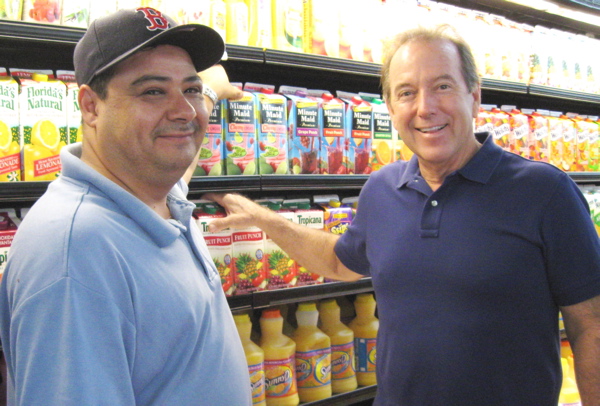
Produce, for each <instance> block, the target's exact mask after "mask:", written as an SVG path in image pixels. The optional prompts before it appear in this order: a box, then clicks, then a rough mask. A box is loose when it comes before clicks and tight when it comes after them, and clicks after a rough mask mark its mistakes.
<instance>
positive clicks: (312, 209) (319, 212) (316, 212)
mask: <svg viewBox="0 0 600 406" xmlns="http://www.w3.org/2000/svg"><path fill="white" fill-rule="evenodd" d="M283 207H285V208H287V209H290V210H292V211H293V213H294V222H295V223H297V224H300V225H303V226H306V227H310V228H315V229H317V230H323V228H324V226H323V209H321V208H320V207H316V206H313V205H311V204H310V200H309V199H288V200H284V201H283ZM296 266H297V268H296V271H297V274H298V283H297V285H298V286H307V285H316V284H319V283H323V280H324V278H323V277H322V276H321V275H319V274H317V273H314V272H309V271H308V270H307V269H306V268H304V267H303V266H302V265H301V264H299V263H296Z"/></svg>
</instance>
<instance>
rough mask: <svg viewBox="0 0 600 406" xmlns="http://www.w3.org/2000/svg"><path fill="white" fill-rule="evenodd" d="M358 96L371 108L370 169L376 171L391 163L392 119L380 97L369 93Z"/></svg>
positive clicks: (392, 150)
mask: <svg viewBox="0 0 600 406" xmlns="http://www.w3.org/2000/svg"><path fill="white" fill-rule="evenodd" d="M358 95H359V96H360V97H361V98H362V99H363V100H366V101H368V102H369V103H371V105H372V106H373V144H372V151H371V169H372V170H374V171H376V170H379V169H381V168H382V167H383V166H384V165H387V164H389V163H391V162H392V161H393V157H394V140H393V132H392V119H391V117H390V112H389V111H388V108H387V106H386V104H385V102H384V101H383V99H381V96H380V95H378V94H371V93H359V94H358Z"/></svg>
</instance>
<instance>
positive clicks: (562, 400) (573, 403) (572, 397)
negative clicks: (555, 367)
mask: <svg viewBox="0 0 600 406" xmlns="http://www.w3.org/2000/svg"><path fill="white" fill-rule="evenodd" d="M560 362H561V365H562V372H563V382H562V387H561V388H560V396H559V398H558V406H581V397H580V396H579V390H578V389H577V384H576V383H575V379H574V378H573V374H572V373H570V367H569V361H568V360H567V359H566V358H564V357H562V358H561V359H560Z"/></svg>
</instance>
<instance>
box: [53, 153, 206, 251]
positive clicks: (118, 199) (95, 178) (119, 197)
mask: <svg viewBox="0 0 600 406" xmlns="http://www.w3.org/2000/svg"><path fill="white" fill-rule="evenodd" d="M81 151H82V149H81V144H80V143H77V144H71V145H68V146H66V147H64V148H63V149H62V150H61V152H60V159H61V163H62V175H61V176H65V177H68V178H71V179H74V180H76V181H80V182H85V183H88V184H90V185H92V186H93V187H95V188H97V189H98V190H100V191H101V192H102V193H104V194H105V195H106V196H107V197H108V198H109V199H110V200H112V201H113V202H114V203H115V204H116V205H117V206H118V207H119V209H120V210H121V211H122V212H123V213H124V214H125V215H127V216H128V217H130V218H131V219H132V220H133V221H134V222H135V223H136V224H137V225H138V226H139V227H140V228H141V229H142V230H144V231H145V232H146V233H147V234H148V236H149V237H150V238H151V239H152V240H153V241H154V243H155V244H156V245H158V246H159V247H161V248H162V247H166V246H168V245H170V244H171V243H173V242H174V241H175V240H176V239H177V238H178V237H179V235H180V234H181V232H182V231H185V229H183V230H182V228H181V227H176V226H174V225H173V224H171V223H170V222H168V221H165V220H164V219H163V218H162V217H160V216H159V215H158V214H156V213H155V212H154V211H153V210H152V209H151V208H150V207H148V206H147V205H146V204H144V203H143V202H142V201H141V200H140V199H138V198H137V197H135V196H134V195H132V194H131V193H129V192H127V191H126V190H125V189H123V188H122V187H121V186H119V185H117V184H116V183H114V182H113V181H111V180H110V179H108V178H106V177H105V176H103V175H101V174H100V173H98V172H97V171H96V170H94V169H93V168H92V167H90V166H89V165H87V164H85V163H84V162H83V161H81V159H80V157H81ZM181 195H182V192H181V191H179V190H178V188H177V187H174V188H173V189H172V191H171V193H169V196H168V198H167V202H168V205H169V208H170V209H171V210H172V215H173V217H174V218H175V219H176V220H178V221H179V222H180V223H181V224H182V225H184V226H185V227H189V223H190V221H191V218H192V210H193V206H194V205H193V204H192V203H190V202H188V201H187V200H185V198H182V196H181Z"/></svg>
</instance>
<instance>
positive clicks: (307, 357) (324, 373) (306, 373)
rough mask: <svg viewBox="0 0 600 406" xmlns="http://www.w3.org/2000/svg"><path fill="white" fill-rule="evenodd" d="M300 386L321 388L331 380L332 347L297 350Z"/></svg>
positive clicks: (297, 371) (297, 374)
mask: <svg viewBox="0 0 600 406" xmlns="http://www.w3.org/2000/svg"><path fill="white" fill-rule="evenodd" d="M296 376H297V380H298V387H299V388H319V387H321V386H324V385H327V384H329V383H330V382H331V349H330V348H329V347H327V348H320V349H317V350H313V351H296Z"/></svg>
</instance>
